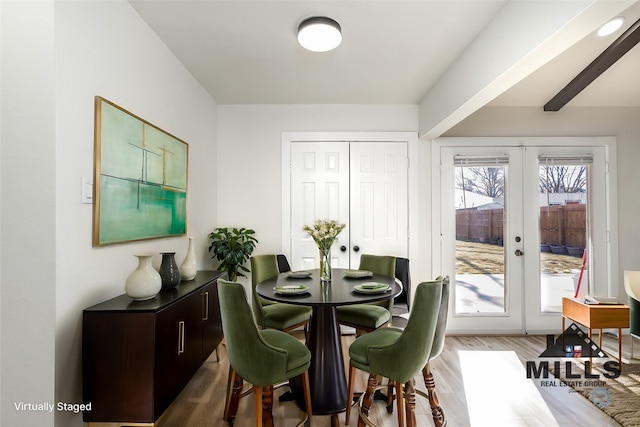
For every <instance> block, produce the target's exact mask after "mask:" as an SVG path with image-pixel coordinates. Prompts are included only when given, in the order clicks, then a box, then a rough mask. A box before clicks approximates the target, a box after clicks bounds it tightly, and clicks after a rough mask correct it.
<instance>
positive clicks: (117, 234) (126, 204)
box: [93, 96, 189, 247]
mask: <svg viewBox="0 0 640 427" xmlns="http://www.w3.org/2000/svg"><path fill="white" fill-rule="evenodd" d="M188 164H189V144H187V143H186V142H184V141H182V140H181V139H179V138H176V137H175V136H173V135H171V134H169V133H167V132H165V131H163V130H162V129H160V128H159V127H157V126H155V125H153V124H151V123H149V122H147V121H146V120H144V119H142V118H140V117H138V116H136V115H134V114H132V113H130V112H129V111H127V110H125V109H123V108H122V107H120V106H118V105H116V104H114V103H113V102H111V101H109V100H107V99H105V98H103V97H100V96H96V97H95V134H94V180H93V182H94V186H93V200H94V203H93V246H94V247H95V246H105V245H112V244H116V243H124V242H132V241H138V240H148V239H157V238H162V237H171V236H181V235H185V234H186V228H187V187H188V182H187V181H188Z"/></svg>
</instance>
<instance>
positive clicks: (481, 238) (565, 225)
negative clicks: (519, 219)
mask: <svg viewBox="0 0 640 427" xmlns="http://www.w3.org/2000/svg"><path fill="white" fill-rule="evenodd" d="M503 211H504V210H503V209H485V210H472V209H470V210H465V209H459V210H457V211H456V239H458V240H466V241H472V242H486V243H501V242H502V240H503V237H504V236H503V231H502V230H503V223H504V220H503V216H504V215H503ZM586 219H587V215H586V205H584V204H575V205H563V206H543V207H541V208H540V242H541V243H545V244H549V245H565V246H576V247H580V248H584V247H586V234H587V233H586V232H587V228H586V224H587V221H586Z"/></svg>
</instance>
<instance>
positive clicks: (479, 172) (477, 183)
mask: <svg viewBox="0 0 640 427" xmlns="http://www.w3.org/2000/svg"><path fill="white" fill-rule="evenodd" d="M460 169H461V170H460V173H458V174H457V177H458V187H459V188H462V189H463V190H465V191H471V192H473V193H476V194H482V195H483V196H488V197H492V198H497V197H502V196H504V168H503V167H490V166H483V167H461V168H460Z"/></svg>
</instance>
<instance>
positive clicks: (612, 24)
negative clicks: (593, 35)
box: [598, 16, 624, 37]
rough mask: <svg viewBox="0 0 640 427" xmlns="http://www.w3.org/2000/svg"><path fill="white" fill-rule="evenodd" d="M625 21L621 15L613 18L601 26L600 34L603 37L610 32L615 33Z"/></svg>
mask: <svg viewBox="0 0 640 427" xmlns="http://www.w3.org/2000/svg"><path fill="white" fill-rule="evenodd" d="M623 23H624V18H623V17H621V16H619V17H617V18H613V19H612V20H611V21H609V22H607V23H606V24H604V25H603V26H602V27H600V29H599V30H598V35H599V36H601V37H604V36H608V35H609V34H613V33H615V32H616V31H618V29H620V27H622V24H623Z"/></svg>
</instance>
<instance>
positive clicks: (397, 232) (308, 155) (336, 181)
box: [289, 141, 408, 269]
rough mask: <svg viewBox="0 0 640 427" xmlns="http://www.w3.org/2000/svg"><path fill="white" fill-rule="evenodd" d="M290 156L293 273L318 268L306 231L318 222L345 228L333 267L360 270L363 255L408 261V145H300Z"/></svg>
mask: <svg viewBox="0 0 640 427" xmlns="http://www.w3.org/2000/svg"><path fill="white" fill-rule="evenodd" d="M290 156H291V157H290V159H291V160H290V171H289V172H290V183H291V184H290V185H291V192H290V206H291V208H290V209H291V217H290V218H291V220H290V229H289V233H290V238H291V240H290V245H291V246H290V247H291V260H290V262H291V266H292V268H293V269H310V268H316V267H318V265H319V260H318V249H317V247H316V245H315V243H314V242H313V240H312V239H311V238H310V236H308V234H307V233H305V232H303V231H302V227H303V226H304V225H306V224H312V223H313V222H314V221H315V220H319V219H333V220H337V221H339V222H342V223H344V224H346V228H345V229H344V230H343V231H342V232H341V233H340V235H339V236H338V238H337V240H336V242H335V243H334V245H333V247H332V251H331V257H332V265H333V266H334V267H342V268H357V267H358V265H359V262H360V255H361V254H362V253H367V254H378V255H393V256H399V257H407V253H408V197H407V188H408V181H407V179H408V173H407V168H408V160H407V143H405V142H362V141H358V142H349V141H296V142H292V143H291V144H290Z"/></svg>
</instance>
